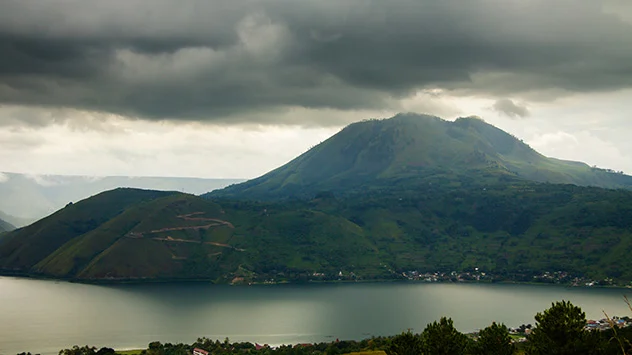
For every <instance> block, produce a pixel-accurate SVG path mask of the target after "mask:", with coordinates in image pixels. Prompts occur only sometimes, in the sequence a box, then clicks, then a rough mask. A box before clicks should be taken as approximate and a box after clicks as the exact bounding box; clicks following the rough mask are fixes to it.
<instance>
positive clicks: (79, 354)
mask: <svg viewBox="0 0 632 355" xmlns="http://www.w3.org/2000/svg"><path fill="white" fill-rule="evenodd" d="M114 354H116V353H115V351H114V349H111V348H105V347H104V348H101V349H99V350H97V348H95V347H94V346H88V345H85V346H82V347H79V346H77V345H75V346H73V347H72V348H70V349H63V350H60V351H59V355H114Z"/></svg>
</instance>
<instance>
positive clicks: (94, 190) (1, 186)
mask: <svg viewBox="0 0 632 355" xmlns="http://www.w3.org/2000/svg"><path fill="white" fill-rule="evenodd" d="M241 181H243V180H236V179H198V178H174V177H126V176H105V177H99V176H69V175H29V174H15V173H0V196H2V198H1V199H0V211H3V212H6V214H5V215H3V214H0V218H2V219H4V220H6V221H7V222H10V223H11V224H13V225H15V226H17V227H22V226H25V225H28V224H30V223H32V222H34V221H36V220H38V219H40V218H42V217H45V216H47V215H49V214H51V213H53V212H54V211H56V210H58V209H60V208H62V207H64V206H65V205H66V204H68V203H69V202H77V201H79V200H81V199H84V198H86V197H89V196H92V195H95V194H98V193H100V192H103V191H107V190H111V189H115V188H117V187H133V188H140V189H152V190H164V191H181V192H186V193H191V194H202V193H205V192H208V191H211V190H214V189H218V188H222V187H225V186H227V185H229V184H234V183H237V182H241Z"/></svg>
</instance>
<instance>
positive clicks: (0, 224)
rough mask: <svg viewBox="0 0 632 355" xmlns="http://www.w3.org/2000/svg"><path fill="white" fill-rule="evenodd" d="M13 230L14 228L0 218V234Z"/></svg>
mask: <svg viewBox="0 0 632 355" xmlns="http://www.w3.org/2000/svg"><path fill="white" fill-rule="evenodd" d="M14 229H15V227H14V226H13V225H12V224H11V223H9V222H7V221H5V220H3V219H2V218H0V233H3V232H8V231H12V230H14Z"/></svg>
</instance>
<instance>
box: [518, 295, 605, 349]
mask: <svg viewBox="0 0 632 355" xmlns="http://www.w3.org/2000/svg"><path fill="white" fill-rule="evenodd" d="M535 320H536V324H535V327H534V328H533V330H532V331H531V334H530V335H529V336H528V337H527V340H528V341H529V344H528V347H527V352H526V353H527V354H529V355H540V354H542V355H544V354H547V355H566V354H568V355H571V354H590V353H591V352H594V351H595V350H597V349H595V348H594V345H595V344H594V339H593V338H594V337H591V336H590V334H588V332H587V331H586V330H585V329H584V327H585V326H586V314H585V313H584V312H582V310H581V308H580V307H577V306H575V305H573V304H572V303H571V302H567V301H562V302H555V303H553V304H552V306H551V308H549V309H547V310H545V311H544V313H539V312H538V314H536V316H535Z"/></svg>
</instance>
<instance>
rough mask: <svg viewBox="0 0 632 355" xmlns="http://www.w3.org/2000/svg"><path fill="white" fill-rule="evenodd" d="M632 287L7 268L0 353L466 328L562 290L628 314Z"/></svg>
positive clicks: (527, 310)
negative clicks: (89, 280) (127, 276)
mask: <svg viewBox="0 0 632 355" xmlns="http://www.w3.org/2000/svg"><path fill="white" fill-rule="evenodd" d="M626 293H627V294H628V295H630V294H632V290H621V289H577V288H564V287H557V286H532V285H477V284H404V283H401V284H398V283H383V284H379V283H376V284H325V285H275V286H251V287H247V286H243V287H231V286H218V285H207V284H159V285H123V286H95V285H81V284H72V283H66V282H56V281H42V280H29V279H19V278H10V277H0V354H2V355H6V354H16V353H18V352H22V351H30V352H33V353H42V354H56V353H57V352H58V351H59V350H60V349H62V348H67V347H70V346H72V345H74V344H80V345H85V344H90V345H94V346H98V347H99V346H109V347H114V348H117V349H125V348H145V347H146V346H147V344H148V343H149V342H151V341H154V340H160V341H161V342H186V343H191V342H193V341H194V340H195V339H196V338H198V337H201V336H206V337H210V338H217V339H220V340H223V339H224V338H225V337H229V338H230V339H231V340H233V341H251V342H259V343H269V344H283V343H297V342H315V341H331V340H334V339H336V338H340V339H362V338H366V337H370V336H371V335H392V334H396V333H399V332H401V331H403V330H406V329H407V328H412V329H413V330H414V331H416V332H419V331H421V330H423V328H424V327H425V325H426V324H427V323H428V322H431V321H433V320H436V319H438V318H440V317H441V316H449V317H452V318H453V319H454V321H455V325H456V326H457V327H458V328H459V330H461V331H472V330H475V329H480V328H483V327H485V326H487V325H489V324H490V323H491V322H492V321H497V322H504V323H505V324H507V325H509V326H518V325H520V324H522V323H534V320H533V316H534V315H535V313H536V312H538V311H542V310H544V309H546V308H547V307H549V306H550V304H551V302H553V301H556V300H561V299H567V300H571V301H572V302H573V303H575V304H576V305H579V306H581V307H582V308H583V309H584V311H585V312H586V314H587V316H588V317H589V318H602V313H601V311H602V310H605V311H607V312H608V313H609V314H619V315H627V314H629V311H628V310H627V308H626V306H625V304H624V303H623V300H622V297H623V295H624V294H626Z"/></svg>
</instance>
